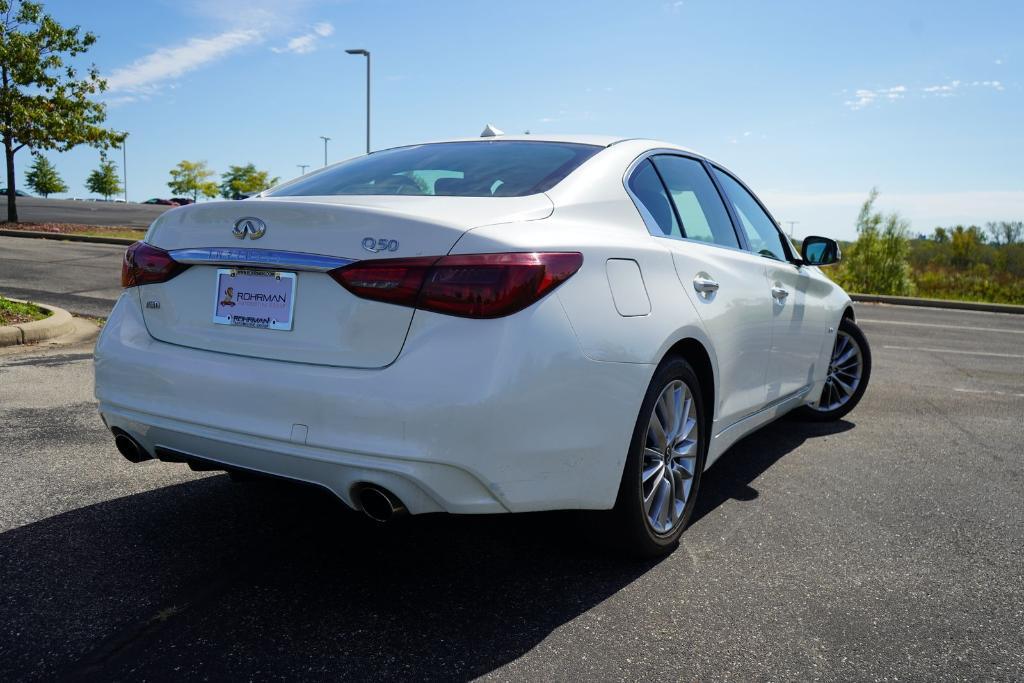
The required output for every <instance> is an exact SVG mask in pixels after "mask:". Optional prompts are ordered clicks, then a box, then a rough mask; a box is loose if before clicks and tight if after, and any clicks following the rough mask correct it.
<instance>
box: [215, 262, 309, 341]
mask: <svg viewBox="0 0 1024 683" xmlns="http://www.w3.org/2000/svg"><path fill="white" fill-rule="evenodd" d="M294 311H295V273H285V272H282V271H275V270H247V269H245V268H218V269H217V291H216V297H215V299H214V302H213V322H215V323H218V324H220V325H235V326H237V327H257V328H263V329H268V330H290V329H292V313H294Z"/></svg>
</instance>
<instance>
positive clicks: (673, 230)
mask: <svg viewBox="0 0 1024 683" xmlns="http://www.w3.org/2000/svg"><path fill="white" fill-rule="evenodd" d="M629 189H630V190H631V191H632V192H633V195H634V196H635V197H636V198H637V200H638V201H639V202H640V204H641V207H638V208H640V209H641V213H643V212H644V211H646V213H647V216H645V218H644V222H646V223H648V224H650V222H651V221H653V222H654V225H656V226H657V229H659V230H661V234H662V235H666V236H669V237H682V233H680V231H679V223H678V222H677V221H676V214H675V212H674V211H673V210H672V202H671V200H669V198H668V194H667V193H666V192H665V186H664V185H662V184H661V178H659V177H658V173H657V171H655V170H654V166H652V165H651V162H650V161H643V162H641V163H640V165H639V166H637V167H636V170H635V171H633V175H632V176H630V178H629ZM648 228H650V225H648Z"/></svg>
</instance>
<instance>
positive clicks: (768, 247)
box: [715, 168, 788, 261]
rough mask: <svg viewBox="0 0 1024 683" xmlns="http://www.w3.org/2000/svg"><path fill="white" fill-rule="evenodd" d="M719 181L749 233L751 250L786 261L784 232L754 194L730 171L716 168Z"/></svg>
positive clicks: (744, 228) (744, 229)
mask: <svg viewBox="0 0 1024 683" xmlns="http://www.w3.org/2000/svg"><path fill="white" fill-rule="evenodd" d="M715 175H716V176H717V177H718V182H720V183H721V184H722V189H723V190H725V196H726V197H728V198H729V201H730V202H732V206H733V208H734V209H736V215H738V216H739V218H740V223H741V224H742V225H743V231H744V232H745V233H746V234H747V242H749V243H750V249H751V251H754V252H757V253H758V254H760V255H761V256H767V257H768V258H773V259H778V260H779V261H786V260H788V259H787V258H786V247H785V246H784V245H783V244H782V234H781V233H780V232H779V229H778V228H776V227H775V223H774V222H773V221H772V219H771V217H770V216H768V214H767V213H765V212H764V209H762V208H761V205H760V204H758V203H757V200H756V199H754V196H753V195H751V194H750V193H749V192H747V191H746V189H744V187H743V186H742V185H740V184H739V183H738V182H737V181H736V179H735V178H733V177H732V176H730V175H729V174H728V173H723V172H722V171H720V170H718V169H717V168H716V169H715Z"/></svg>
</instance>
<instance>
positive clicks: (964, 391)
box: [953, 387, 1024, 398]
mask: <svg viewBox="0 0 1024 683" xmlns="http://www.w3.org/2000/svg"><path fill="white" fill-rule="evenodd" d="M953 391H959V392H960V393H961V394H997V395H999V396H1016V397H1017V398H1024V394H1015V393H1013V392H1012V391H996V390H995V389H961V388H959V387H953Z"/></svg>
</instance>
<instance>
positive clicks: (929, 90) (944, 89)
mask: <svg viewBox="0 0 1024 683" xmlns="http://www.w3.org/2000/svg"><path fill="white" fill-rule="evenodd" d="M964 88H991V89H993V90H1005V88H1004V87H1003V84H1002V83H1001V82H999V81H950V82H949V83H942V84H940V85H929V86H926V87H924V88H921V92H923V93H925V94H927V95H933V96H936V97H952V96H953V95H954V94H956V93H957V92H959V91H961V90H963V89H964Z"/></svg>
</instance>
